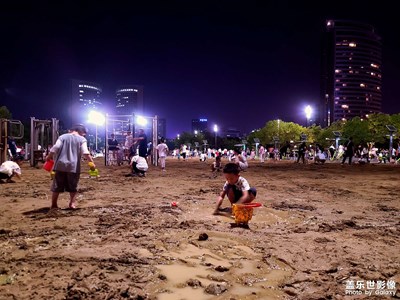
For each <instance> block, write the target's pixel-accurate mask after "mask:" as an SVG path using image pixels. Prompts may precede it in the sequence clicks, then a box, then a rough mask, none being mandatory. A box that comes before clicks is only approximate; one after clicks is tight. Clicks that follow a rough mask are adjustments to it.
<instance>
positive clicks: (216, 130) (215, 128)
mask: <svg viewBox="0 0 400 300" xmlns="http://www.w3.org/2000/svg"><path fill="white" fill-rule="evenodd" d="M214 132H215V149H217V132H218V126H217V125H214Z"/></svg>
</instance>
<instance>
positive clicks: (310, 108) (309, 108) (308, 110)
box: [304, 105, 312, 120]
mask: <svg viewBox="0 0 400 300" xmlns="http://www.w3.org/2000/svg"><path fill="white" fill-rule="evenodd" d="M304 112H305V113H306V118H307V120H309V119H310V118H311V114H312V107H311V106H310V105H307V106H306V108H305V109H304Z"/></svg>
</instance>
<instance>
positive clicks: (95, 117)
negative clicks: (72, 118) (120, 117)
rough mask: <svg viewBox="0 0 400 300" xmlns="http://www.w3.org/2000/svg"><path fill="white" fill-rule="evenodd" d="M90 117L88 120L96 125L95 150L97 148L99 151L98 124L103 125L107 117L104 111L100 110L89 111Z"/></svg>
mask: <svg viewBox="0 0 400 300" xmlns="http://www.w3.org/2000/svg"><path fill="white" fill-rule="evenodd" d="M88 117H89V119H88V122H89V123H92V124H94V125H95V126H96V136H95V150H96V153H97V126H103V124H104V122H105V120H106V118H105V116H104V115H103V114H102V113H100V112H98V111H94V110H92V111H91V112H90V113H89V116H88Z"/></svg>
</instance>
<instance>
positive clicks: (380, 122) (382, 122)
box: [368, 114, 391, 144]
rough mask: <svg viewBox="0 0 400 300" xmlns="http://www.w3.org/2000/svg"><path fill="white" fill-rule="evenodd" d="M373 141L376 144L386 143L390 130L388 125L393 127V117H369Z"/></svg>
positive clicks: (380, 115) (381, 115)
mask: <svg viewBox="0 0 400 300" xmlns="http://www.w3.org/2000/svg"><path fill="white" fill-rule="evenodd" d="M368 122H369V130H370V133H371V141H372V142H375V143H382V144H383V143H385V142H386V141H387V137H386V135H387V134H388V130H387V128H386V125H391V117H390V116H389V115H386V114H372V115H369V116H368Z"/></svg>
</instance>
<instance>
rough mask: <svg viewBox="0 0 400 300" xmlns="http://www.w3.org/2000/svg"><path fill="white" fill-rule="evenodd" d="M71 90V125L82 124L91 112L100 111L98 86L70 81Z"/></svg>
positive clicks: (100, 89)
mask: <svg viewBox="0 0 400 300" xmlns="http://www.w3.org/2000/svg"><path fill="white" fill-rule="evenodd" d="M71 90H72V103H71V110H70V116H71V120H72V123H84V122H86V120H87V118H88V114H89V112H90V111H91V110H95V111H101V110H102V101H101V94H102V88H101V86H100V85H99V84H97V83H93V82H88V81H83V80H76V79H73V80H71Z"/></svg>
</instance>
